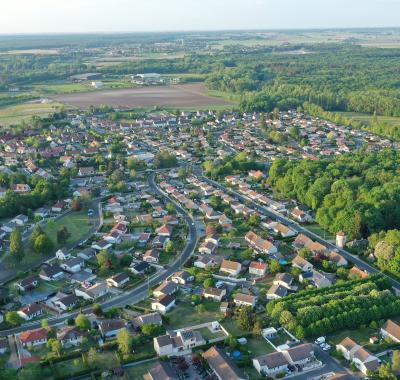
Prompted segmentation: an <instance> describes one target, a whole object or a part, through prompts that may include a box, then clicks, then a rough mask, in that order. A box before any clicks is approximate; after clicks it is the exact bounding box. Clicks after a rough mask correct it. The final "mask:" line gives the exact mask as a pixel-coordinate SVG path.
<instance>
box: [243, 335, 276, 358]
mask: <svg viewBox="0 0 400 380" xmlns="http://www.w3.org/2000/svg"><path fill="white" fill-rule="evenodd" d="M246 348H247V349H248V350H249V351H251V356H252V357H254V358H255V357H257V356H261V355H265V354H270V353H272V352H274V351H275V350H274V348H273V347H272V346H271V345H270V344H269V343H268V342H267V341H266V340H265V339H264V338H262V337H257V338H247V345H246Z"/></svg>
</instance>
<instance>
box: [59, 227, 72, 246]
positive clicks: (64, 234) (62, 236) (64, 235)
mask: <svg viewBox="0 0 400 380" xmlns="http://www.w3.org/2000/svg"><path fill="white" fill-rule="evenodd" d="M70 237H71V234H70V232H69V231H68V228H67V227H66V226H62V227H61V228H60V229H59V230H58V231H57V242H58V243H59V244H65V243H66V242H67V240H68V239H69V238H70Z"/></svg>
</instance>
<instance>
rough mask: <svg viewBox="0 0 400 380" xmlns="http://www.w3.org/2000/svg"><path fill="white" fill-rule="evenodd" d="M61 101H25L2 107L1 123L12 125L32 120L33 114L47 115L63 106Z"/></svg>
mask: <svg viewBox="0 0 400 380" xmlns="http://www.w3.org/2000/svg"><path fill="white" fill-rule="evenodd" d="M61 106H62V105H61V104H60V103H48V104H41V103H23V104H17V105H14V106H9V107H4V108H0V124H1V125H3V126H10V125H16V124H20V123H22V122H24V121H28V120H30V119H31V118H32V117H33V116H39V117H46V116H48V115H50V114H52V113H55V112H57V111H58V110H59V109H60V108H61Z"/></svg>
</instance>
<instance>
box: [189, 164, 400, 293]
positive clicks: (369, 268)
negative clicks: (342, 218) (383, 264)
mask: <svg viewBox="0 0 400 380" xmlns="http://www.w3.org/2000/svg"><path fill="white" fill-rule="evenodd" d="M195 174H196V175H197V176H198V177H199V178H200V179H201V180H203V181H204V182H207V183H209V184H210V185H213V186H215V187H217V188H219V189H220V190H223V191H225V192H226V193H230V194H231V195H234V196H235V197H236V198H237V199H238V200H240V201H242V202H250V203H251V204H252V205H253V208H254V209H255V210H257V211H259V212H260V213H262V214H264V215H267V216H270V217H272V218H273V219H274V220H276V221H279V222H281V223H284V224H286V225H287V226H288V227H290V228H292V229H293V230H295V231H297V232H299V233H303V234H304V235H307V236H309V237H310V238H313V239H314V240H315V241H318V242H319V243H321V244H323V245H325V246H326V247H327V248H328V249H330V250H336V251H337V252H339V253H340V254H341V255H342V256H343V257H344V258H346V259H347V260H348V261H350V262H352V263H353V264H356V265H357V266H358V267H359V268H360V269H363V270H366V271H368V272H369V273H382V272H381V271H380V270H379V269H377V268H375V267H373V266H372V265H369V264H368V263H366V262H365V261H363V260H361V259H360V258H359V257H357V256H355V255H352V254H351V253H350V252H348V251H346V250H344V249H341V248H338V247H337V246H336V245H335V244H332V243H330V242H329V241H328V240H325V239H323V238H321V237H320V236H319V235H317V234H315V233H314V232H312V231H310V230H308V229H307V228H306V227H303V226H300V225H299V224H298V223H296V222H294V221H293V220H291V219H289V218H287V217H285V216H284V215H282V214H280V213H278V212H276V211H274V210H272V209H270V208H268V207H265V206H262V205H260V204H259V203H257V202H255V201H253V200H252V199H250V198H248V197H246V196H244V195H242V194H240V193H238V192H237V191H235V190H232V189H229V188H227V187H225V186H223V185H221V184H220V183H219V182H216V181H214V180H212V179H209V178H207V177H204V176H203V175H202V173H201V169H199V168H197V170H195ZM383 275H384V276H386V277H387V278H388V279H389V280H390V281H391V282H392V285H393V287H394V288H395V289H396V290H398V291H400V282H399V281H397V280H395V279H394V278H392V277H389V276H387V275H386V274H384V273H383Z"/></svg>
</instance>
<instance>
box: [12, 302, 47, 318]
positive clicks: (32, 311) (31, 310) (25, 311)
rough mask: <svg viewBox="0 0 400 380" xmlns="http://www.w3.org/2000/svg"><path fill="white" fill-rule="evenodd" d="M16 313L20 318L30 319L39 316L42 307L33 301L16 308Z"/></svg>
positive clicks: (41, 312)
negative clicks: (18, 308)
mask: <svg viewBox="0 0 400 380" xmlns="http://www.w3.org/2000/svg"><path fill="white" fill-rule="evenodd" d="M17 313H18V315H19V316H20V317H21V318H22V319H25V321H30V320H32V319H34V318H37V317H39V316H41V315H42V314H43V309H42V307H41V306H40V305H38V304H36V303H33V304H31V305H28V306H25V307H24V308H22V309H21V310H18V311H17Z"/></svg>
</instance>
